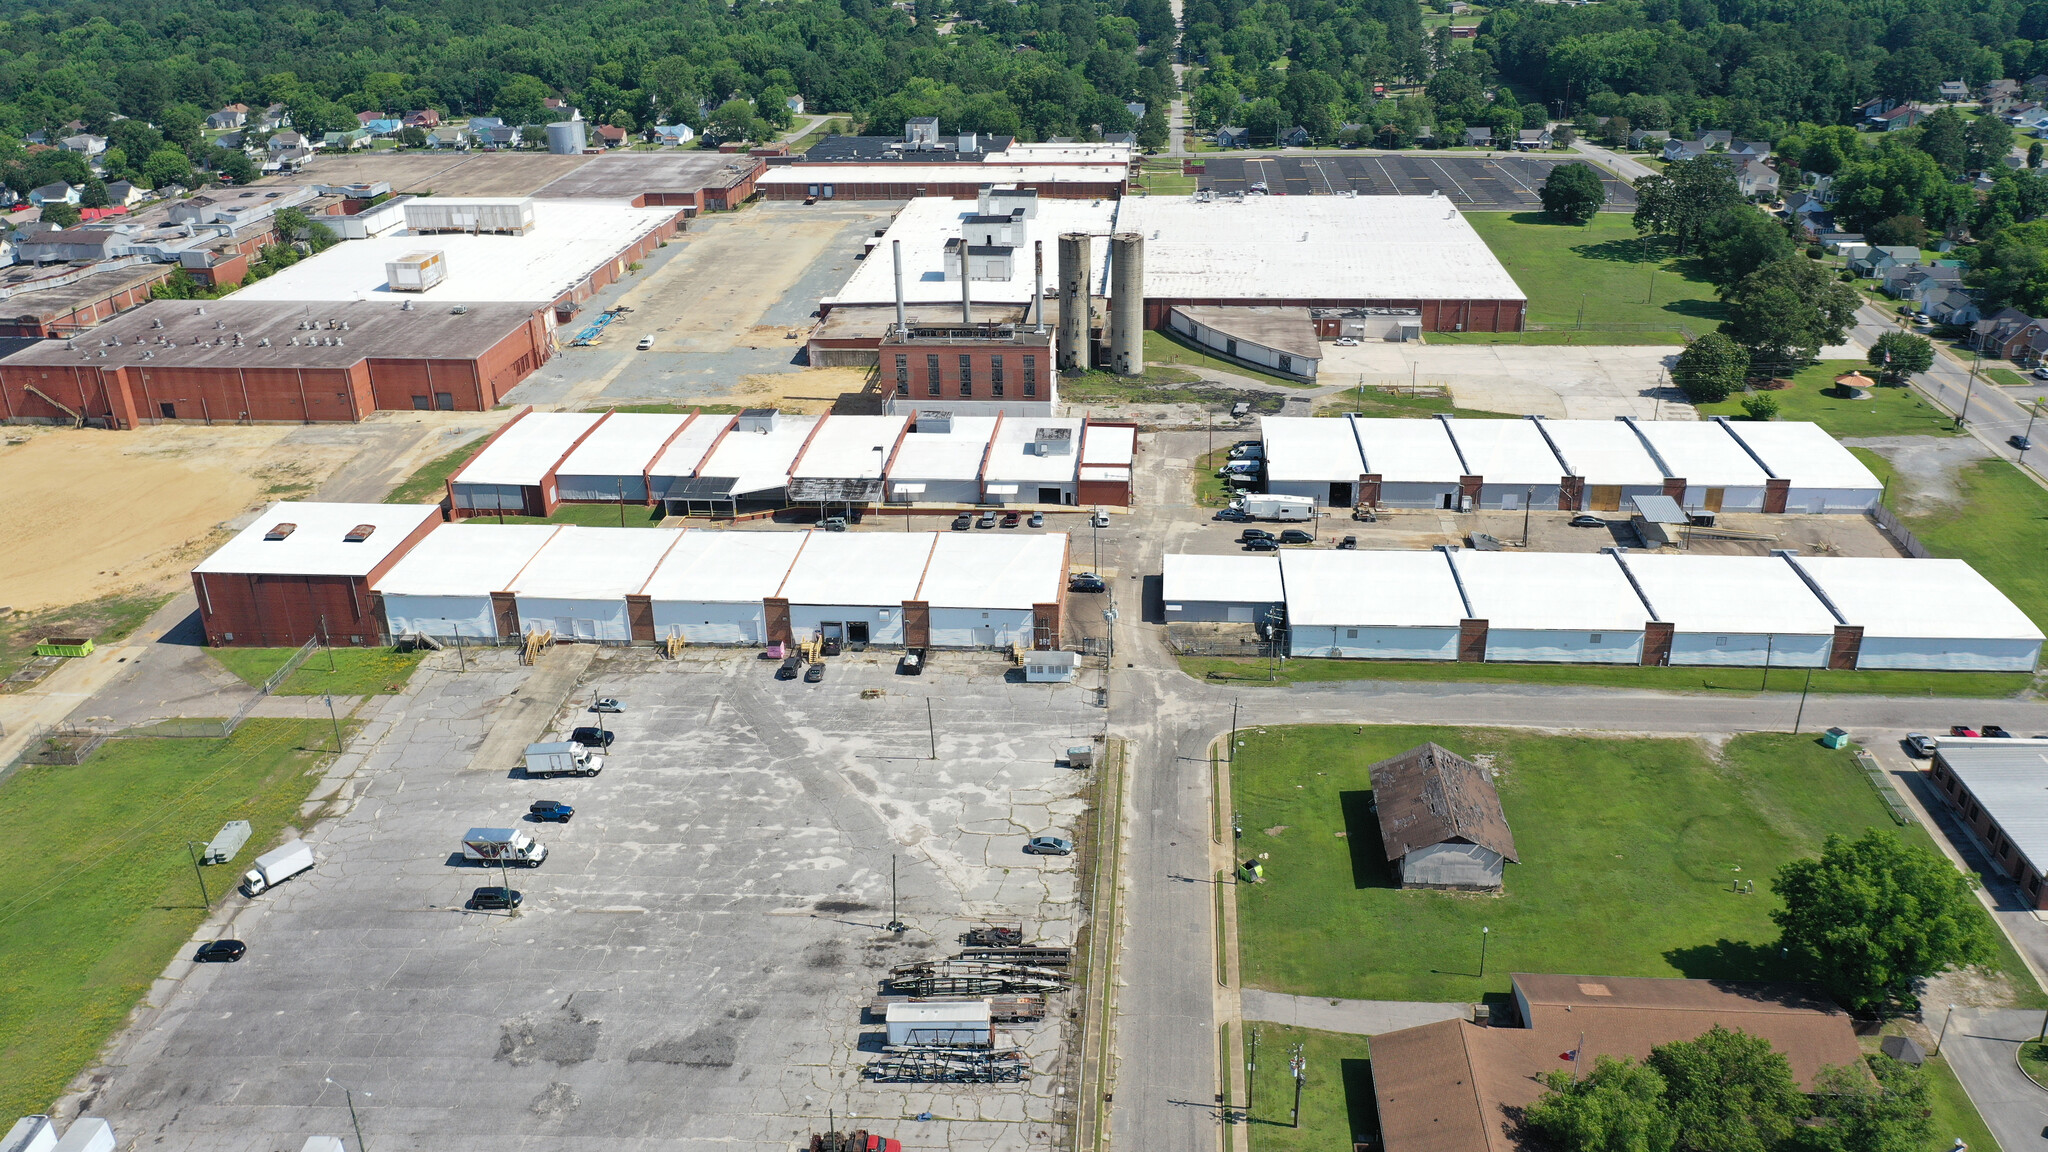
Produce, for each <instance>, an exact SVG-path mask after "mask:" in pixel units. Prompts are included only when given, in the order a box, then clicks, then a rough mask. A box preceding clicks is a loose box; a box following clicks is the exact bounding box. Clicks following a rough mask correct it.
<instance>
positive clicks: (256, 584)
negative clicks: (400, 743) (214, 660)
mask: <svg viewBox="0 0 2048 1152" xmlns="http://www.w3.org/2000/svg"><path fill="white" fill-rule="evenodd" d="M440 524H441V521H440V520H439V519H438V518H429V519H427V520H425V521H423V522H422V523H421V524H420V526H419V527H418V528H416V529H414V530H413V531H412V533H411V534H410V535H408V536H407V537H406V538H405V539H404V540H403V541H402V542H400V544H399V545H398V546H397V547H395V548H393V549H392V550H391V551H390V552H389V553H388V554H387V555H386V556H385V557H384V559H383V560H382V561H381V562H380V563H378V564H377V565H376V566H375V567H373V568H372V569H371V570H370V572H369V574H368V575H365V576H269V575H253V574H248V573H238V572H194V573H193V574H192V590H193V592H194V593H195V594H196V595H197V596H198V597H199V622H200V626H201V628H203V629H204V630H205V632H206V642H207V643H208V644H210V645H213V646H215V647H223V646H233V647H237V648H281V647H294V646H296V645H300V644H304V643H305V642H306V641H308V640H310V639H312V638H313V637H315V636H319V635H321V625H322V623H323V622H324V623H325V625H326V636H327V640H328V642H329V643H331V644H334V645H336V646H354V645H361V646H374V645H378V644H385V643H389V642H390V637H389V636H388V635H387V634H386V630H385V627H384V620H383V617H382V616H380V615H379V614H378V612H377V605H376V602H375V601H374V599H373V598H372V594H371V592H370V585H372V584H374V583H376V582H377V581H378V580H380V579H382V578H383V576H384V574H385V573H386V572H388V571H390V570H391V566H392V565H394V564H396V563H398V562H399V561H400V560H402V559H404V557H405V554H406V553H407V552H410V551H411V550H412V548H413V546H414V545H416V544H418V543H419V542H420V541H421V540H423V539H425V538H426V535H427V533H429V532H431V531H433V530H434V529H435V528H436V527H439V526H440Z"/></svg>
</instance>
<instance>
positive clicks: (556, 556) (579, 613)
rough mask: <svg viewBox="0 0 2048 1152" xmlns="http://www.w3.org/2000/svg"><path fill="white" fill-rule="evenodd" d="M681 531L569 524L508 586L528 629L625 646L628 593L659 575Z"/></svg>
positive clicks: (628, 629)
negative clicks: (656, 572) (663, 562)
mask: <svg viewBox="0 0 2048 1152" xmlns="http://www.w3.org/2000/svg"><path fill="white" fill-rule="evenodd" d="M682 536H683V534H682V533H680V532H663V531H660V530H658V529H647V528H585V527H579V526H567V527H564V528H562V529H561V530H560V531H559V532H557V533H556V534H555V536H554V537H553V538H552V539H550V540H549V541H548V543H547V544H546V546H544V547H543V548H541V550H540V551H539V552H537V553H535V555H534V557H533V559H532V560H531V561H530V562H529V563H528V564H527V565H526V567H525V569H524V570H523V571H521V572H520V573H519V576H518V578H517V579H515V580H514V581H513V582H512V585H511V587H510V589H509V591H511V592H512V593H513V594H514V595H515V596H516V597H517V599H518V604H519V619H520V622H521V624H522V626H523V630H524V631H527V632H533V631H536V630H545V631H551V632H553V633H554V634H555V635H556V636H558V637H560V638H562V639H565V640H594V641H599V642H603V643H614V644H624V643H627V642H630V641H631V640H632V639H633V632H632V625H631V623H630V621H629V620H628V618H627V613H626V597H627V596H631V595H636V594H638V593H639V591H640V589H641V588H642V587H643V586H644V585H645V584H646V583H647V580H648V577H650V576H652V575H654V570H655V568H656V567H657V566H658V565H659V564H660V563H661V559H662V557H663V556H666V555H667V554H668V550H669V549H670V548H672V547H674V546H675V544H676V542H677V541H678V540H680V539H681V538H682Z"/></svg>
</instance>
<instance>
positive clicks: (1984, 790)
mask: <svg viewBox="0 0 2048 1152" xmlns="http://www.w3.org/2000/svg"><path fill="white" fill-rule="evenodd" d="M1938 755H1940V757H1941V759H1942V762H1943V763H1945V764H1947V765H1948V767H1949V771H1951V772H1954V773H1955V775H1956V779H1958V780H1960V781H1962V782H1963V786H1964V787H1965V788H1968V789H1969V790H1970V795H1972V796H1975V797H1976V798H1977V803H1978V804H1979V805H1980V806H1981V807H1982V808H1983V809H1984V811H1985V812H1987V813H1989V814H1990V816H1991V819H1992V820H1994V821H1996V822H1997V824H1998V827H1999V828H2000V829H2001V830H2002V831H2004V833H2005V835H2006V838H2007V839H2009V840H2011V841H2012V842H2013V844H2014V845H2015V846H2017V847H2018V848H2019V850H2020V854H2021V855H2023V856H2025V857H2026V858H2027V863H2029V864H2032V865H2033V866H2034V870H2035V871H2036V872H2039V871H2041V870H2042V869H2043V868H2048V740H2011V739H1998V738H1991V739H1983V738H1979V739H1975V740H1972V739H1968V738H1964V739H1957V738H1955V737H1953V736H1943V737H1942V738H1941V751H1940V752H1939V753H1938Z"/></svg>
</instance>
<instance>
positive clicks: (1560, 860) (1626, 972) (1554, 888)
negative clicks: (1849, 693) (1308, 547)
mask: <svg viewBox="0 0 2048 1152" xmlns="http://www.w3.org/2000/svg"><path fill="white" fill-rule="evenodd" d="M1239 739H1240V747H1239V748H1238V749H1237V764H1236V767H1235V769H1234V771H1233V773H1232V784H1233V795H1234V799H1235V803H1236V808H1237V814H1238V815H1239V817H1240V818H1241V819H1242V822H1243V827H1244V838H1243V840H1242V841H1241V843H1240V845H1239V848H1238V853H1239V855H1240V856H1250V855H1253V854H1255V853H1269V854H1270V859H1269V860H1268V861H1267V864H1266V880H1265V882H1264V883H1262V884H1258V885H1241V886H1237V887H1236V888H1235V889H1234V890H1235V892H1236V893H1237V900H1238V923H1239V941H1240V943H1239V956H1240V963H1241V965H1242V971H1243V973H1244V982H1245V983H1246V984H1247V985H1251V986H1256V987H1260V988H1268V989H1272V990H1274V991H1278V992H1290V993H1296V994H1303V995H1316V996H1333V997H1349V998H1358V999H1368V1000H1438V1001H1460V1000H1465V1001H1469V1000H1478V999H1480V998H1481V996H1482V995H1485V994H1498V993H1502V992H1505V991H1507V989H1508V987H1509V984H1508V974H1509V973H1511V972H1577V973H1587V974H1594V975H1614V976H1686V977H1694V978H1705V979H1736V980H1773V979H1787V978H1791V977H1793V976H1794V975H1795V973H1792V972H1790V971H1787V970H1786V969H1785V968H1784V967H1783V966H1782V962H1781V961H1780V959H1779V956H1778V952H1777V949H1776V948H1774V947H1773V946H1772V942H1773V941H1774V940H1775V939H1776V937H1777V929H1776V927H1775V926H1774V925H1773V924H1772V923H1771V921H1770V910H1771V909H1772V908H1773V907H1774V906H1775V905H1776V898H1775V897H1773V896H1772V895H1771V894H1770V891H1769V886H1770V879H1771V877H1772V875H1773V874H1774V873H1775V872H1776V870H1777V868H1778V867H1779V866H1780V865H1782V864H1784V863H1785V862H1787V861H1789V860H1792V859H1794V858H1796V857H1801V856H1807V855H1811V854H1813V853H1815V852H1817V851H1818V850H1819V847H1820V843H1821V841H1822V840H1823V839H1824V838H1825V837H1826V836H1827V835H1828V834H1829V833H1831V832H1840V833H1845V834H1852V835H1853V834H1858V833H1860V832H1861V831H1862V830H1863V829H1865V828H1870V827H1877V828H1882V829H1884V830H1886V831H1896V832H1897V833H1898V834H1899V835H1901V836H1903V837H1905V838H1906V839H1908V840H1910V841H1912V842H1913V843H1916V844H1920V845H1922V846H1925V847H1928V848H1929V849H1930V850H1931V849H1932V842H1931V841H1930V840H1929V839H1928V837H1927V834H1926V833H1925V832H1924V831H1922V830H1921V829H1920V828H1919V827H1918V826H1917V825H1916V826H1913V827H1908V828H1903V829H1901V828H1897V827H1896V826H1895V825H1893V824H1892V822H1891V820H1890V818H1889V815H1888V814H1887V812H1886V809H1885V806H1884V803H1883V802H1882V801H1881V800H1880V799H1879V797H1878V796H1877V794H1876V793H1875V792H1874V791H1873V790H1872V788H1871V785H1870V783H1869V781H1868V780H1867V779H1866V778H1865V777H1864V776H1863V774H1862V773H1861V772H1860V771H1859V770H1858V769H1857V768H1856V765H1855V761H1854V758H1853V756H1852V755H1851V753H1850V752H1849V751H1847V750H1843V751H1828V750H1826V749H1823V748H1821V747H1820V745H1819V744H1818V742H1817V741H1816V740H1815V739H1814V738H1813V737H1811V736H1785V735H1762V734H1757V735H1748V736H1742V737H1738V738H1736V739H1735V740H1732V741H1730V742H1729V743H1728V745H1727V746H1726V747H1725V749H1724V750H1723V753H1722V755H1721V756H1720V757H1719V758H1718V759H1716V758H1715V757H1713V756H1712V755H1710V754H1709V751H1708V749H1707V747H1706V746H1705V745H1704V744H1702V743H1700V742H1697V741H1692V740H1655V739H1597V738H1586V737H1554V736H1539V735H1532V734H1528V733H1522V732H1513V731H1503V730H1484V729H1453V728H1422V727H1413V728H1409V727H1391V726H1390V727H1376V726H1375V727H1364V728H1357V727H1353V726H1349V725H1339V726H1323V727H1293V728H1290V727H1271V728H1266V729H1252V730H1248V731H1244V732H1240V733H1239ZM1425 740H1434V741H1436V742H1437V743H1439V744H1442V745H1444V746H1445V747H1447V748H1450V749H1451V750H1453V751H1455V752H1458V753H1461V754H1464V755H1468V756H1469V755H1473V754H1477V753H1491V754H1494V755H1495V756H1496V757H1497V759H1496V760H1495V762H1494V768H1495V770H1496V771H1497V772H1498V774H1499V776H1498V784H1499V788H1500V793H1501V802H1502V804H1503V806H1504V807H1505V808H1506V811H1507V818H1508V824H1509V826H1510V827H1511V828H1512V829H1513V830H1514V836H1515V846H1516V848H1517V851H1518V855H1519V856H1520V859H1521V861H1522V862H1521V863H1520V864H1511V865H1509V866H1508V870H1507V890H1506V893H1505V895H1502V896H1499V897H1475V896H1469V895H1459V894H1451V893H1443V892H1421V891H1417V892H1406V891H1402V890H1400V889H1399V888H1396V887H1393V884H1394V882H1395V881H1394V879H1393V875H1392V873H1391V871H1390V870H1389V868H1388V867H1387V863H1386V858H1385V852H1384V850H1383V849H1382V847H1381V844H1380V836H1379V825H1378V823H1377V820H1376V818H1375V816H1374V815H1373V813H1372V808H1371V803H1372V796H1371V784H1370V778H1369V777H1368V775H1367V773H1366V768H1367V766H1368V765H1370V764H1371V763H1372V762H1373V761H1375V760H1378V759H1381V758H1384V757H1386V756H1391V755H1393V754H1395V753H1398V752H1400V751H1402V750H1404V749H1407V748H1411V747H1413V746H1415V745H1416V744H1419V743H1422V742H1423V741H1425ZM1738 880H1753V881H1755V882H1756V892H1755V893H1754V894H1746V895H1738V894H1736V893H1734V892H1732V891H1731V890H1730V887H1731V884H1732V882H1734V881H1738ZM1482 927H1487V928H1491V929H1492V933H1491V945H1490V948H1489V951H1488V959H1487V963H1486V974H1485V976H1484V978H1481V977H1480V975H1479V971H1478V969H1479V942H1480V929H1481V928H1482ZM1993 933H1994V935H1995V936H1997V939H1998V940H1999V942H2000V943H1999V946H2000V962H1999V965H1998V967H1999V968H2000V969H2001V970H2002V971H2003V972H2004V973H2005V974H2006V976H2007V978H2008V979H2009V980H2010V981H2011V982H2012V986H2013V988H2014V989H2015V991H2016V993H2017V995H2018V1002H2019V1003H2021V1004H2022V1005H2024V1006H2028V1007H2041V1006H2048V996H2044V995H2043V994H2042V993H2041V991H2040V990H2039V989H2038V988H2037V987H2036V986H2035V985H2034V983H2033V980H2032V977H2031V976H2030V975H2029V974H2028V972H2027V969H2026V967H2025V965H2024V964H2023V963H2022V962H2021V961H2020V959H2019V957H2018V956H2017V955H2015V954H2014V953H2013V952H2012V950H2011V948H2010V947H2009V946H2007V945H2006V944H2005V943H2004V936H2003V935H2002V934H2000V933H1997V932H1996V930H1995V929H1994V930H1993Z"/></svg>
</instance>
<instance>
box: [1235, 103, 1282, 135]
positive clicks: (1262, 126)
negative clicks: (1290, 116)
mask: <svg viewBox="0 0 2048 1152" xmlns="http://www.w3.org/2000/svg"><path fill="white" fill-rule="evenodd" d="M1243 116H1244V126H1245V127H1246V128H1249V129H1250V130H1251V134H1252V142H1253V143H1261V144H1275V143H1278V142H1279V140H1280V134H1281V133H1282V132H1285V131H1287V129H1288V127H1289V124H1288V123H1287V109H1285V108H1283V107H1281V106H1280V101H1278V100H1276V99H1274V98H1273V97H1271V96H1263V97H1260V98H1259V99H1257V100H1254V101H1252V102H1251V103H1250V104H1249V105H1247V106H1246V107H1245V109H1244V112H1243Z"/></svg>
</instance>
